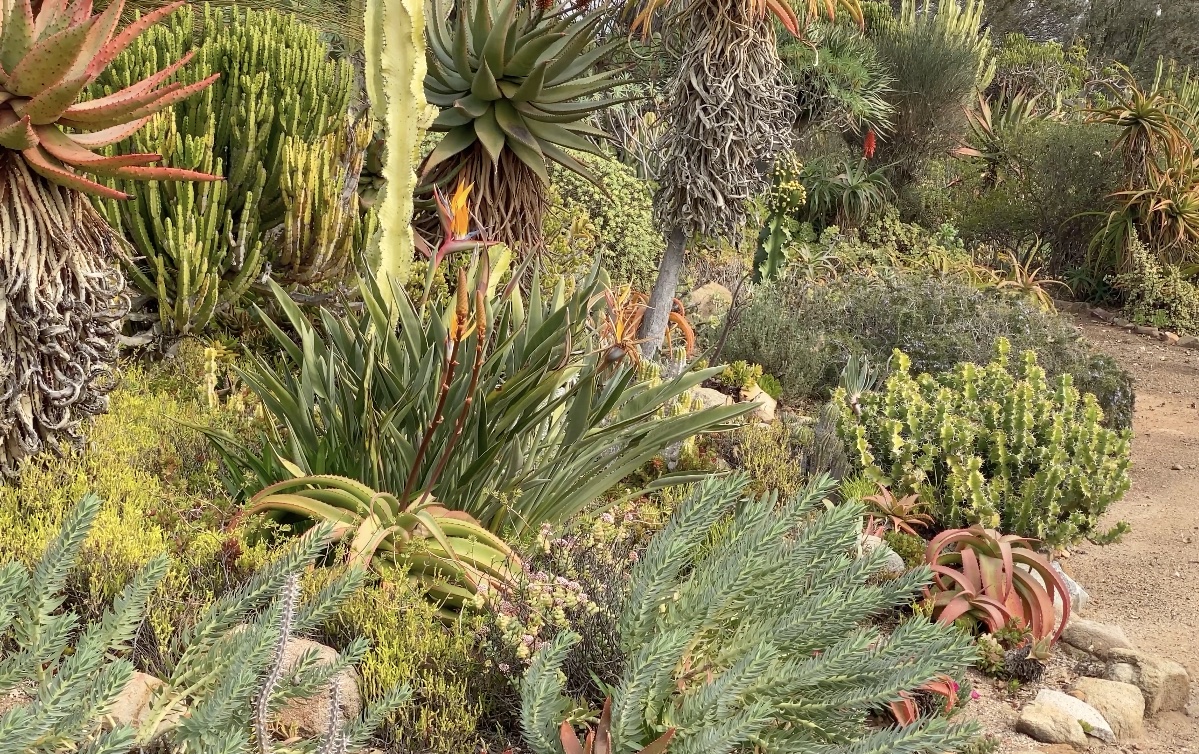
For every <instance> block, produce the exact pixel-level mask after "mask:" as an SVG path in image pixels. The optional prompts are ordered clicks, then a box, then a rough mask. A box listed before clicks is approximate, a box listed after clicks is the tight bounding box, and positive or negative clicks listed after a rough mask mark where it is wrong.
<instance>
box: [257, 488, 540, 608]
mask: <svg viewBox="0 0 1199 754" xmlns="http://www.w3.org/2000/svg"><path fill="white" fill-rule="evenodd" d="M245 513H247V514H260V513H261V514H266V515H269V516H278V515H280V514H287V515H293V516H301V517H304V518H309V519H312V520H313V521H315V522H322V521H327V522H329V523H331V524H332V525H333V540H334V541H347V540H348V542H349V553H348V558H349V563H350V565H351V566H356V567H361V568H373V569H374V570H376V571H378V572H379V573H380V574H381V575H382V576H384V577H385V578H387V577H390V576H404V575H407V577H408V579H409V581H410V582H411V583H412V585H413V586H415V587H417V588H419V589H421V590H423V591H425V592H427V593H428V594H429V595H430V596H431V597H433V598H435V599H437V600H438V601H440V602H444V603H445V604H447V605H450V606H454V607H461V606H462V605H463V604H464V603H466V602H468V601H470V600H472V599H473V598H474V596H475V595H476V594H477V593H479V592H480V591H485V590H486V589H488V588H489V587H491V586H503V585H506V584H509V583H511V581H512V574H513V570H512V569H514V568H515V569H519V568H520V559H519V558H518V557H517V555H516V553H515V552H513V550H512V548H510V547H509V546H508V545H507V543H505V542H504V540H503V539H501V538H500V537H499V536H497V535H496V534H493V533H492V532H490V531H488V530H487V529H486V528H484V527H483V526H482V525H481V524H479V522H478V521H477V520H476V519H475V518H474V517H473V516H471V515H470V514H468V513H464V512H462V511H452V510H449V509H447V508H445V507H444V506H442V505H439V504H438V503H437V501H436V500H435V499H434V498H433V497H432V496H431V495H418V496H417V497H416V499H414V500H413V501H412V502H411V503H409V504H408V505H403V504H402V503H401V502H400V500H399V498H397V497H396V496H395V495H392V494H390V493H387V492H376V491H375V490H373V489H371V488H370V487H368V486H367V485H365V484H362V483H361V482H357V481H355V480H353V479H349V478H347V477H342V476H335V475H331V474H319V475H309V476H298V477H297V478H295V479H288V480H285V481H282V482H279V483H277V484H272V485H271V486H269V487H266V488H265V489H263V490H262V491H261V492H259V493H258V494H257V495H255V496H254V498H253V499H252V500H251V501H250V505H249V507H248V508H247V509H246V510H245ZM405 570H406V574H405Z"/></svg>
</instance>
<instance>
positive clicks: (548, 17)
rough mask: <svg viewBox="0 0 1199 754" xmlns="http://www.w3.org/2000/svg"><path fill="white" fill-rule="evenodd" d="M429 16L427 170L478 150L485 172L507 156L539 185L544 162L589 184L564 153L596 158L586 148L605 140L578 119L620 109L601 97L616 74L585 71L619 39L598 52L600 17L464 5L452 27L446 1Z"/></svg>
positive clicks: (488, 1)
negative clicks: (430, 140) (433, 112)
mask: <svg viewBox="0 0 1199 754" xmlns="http://www.w3.org/2000/svg"><path fill="white" fill-rule="evenodd" d="M432 11H433V12H432V15H431V16H430V18H429V44H428V47H427V49H426V56H427V58H428V63H429V65H428V75H427V76H426V77H425V96H426V97H427V98H428V100H429V102H430V103H432V104H434V105H436V106H437V107H439V108H441V113H440V114H439V115H438V117H437V120H435V121H434V122H433V130H435V131H444V132H445V136H444V137H443V138H442V140H441V142H440V143H439V144H438V145H437V147H436V148H435V149H434V150H433V152H432V154H430V155H429V158H428V159H427V160H426V162H425V171H426V172H428V171H429V170H431V169H432V168H434V167H436V166H437V165H439V164H441V163H443V162H445V161H446V160H448V159H450V158H451V157H453V156H454V155H457V154H459V153H460V152H462V151H464V150H466V149H467V148H469V147H471V146H473V145H474V144H475V143H476V142H478V143H480V144H481V145H482V147H483V150H484V151H485V152H486V154H487V155H488V157H490V158H491V160H492V162H493V163H498V162H499V159H500V154H501V152H502V151H503V150H505V149H508V150H510V151H511V152H512V153H513V154H514V155H515V156H516V157H518V158H519V159H520V161H521V162H523V163H524V164H526V165H528V166H529V167H530V168H531V169H532V170H533V171H534V172H535V173H536V174H537V175H538V176H540V177H541V180H542V181H544V182H545V183H549V176H548V174H547V171H546V160H547V159H549V160H553V161H555V162H558V163H560V164H562V165H564V166H566V167H567V168H570V169H571V170H574V171H575V172H577V173H579V174H581V175H583V176H586V177H588V178H591V175H590V173H589V172H588V170H587V168H586V167H584V166H583V165H582V164H581V163H580V162H579V161H578V160H576V159H575V158H573V157H571V155H570V154H569V153H568V152H567V151H566V150H567V149H577V150H581V151H585V152H591V153H594V154H599V149H598V147H597V146H596V143H595V141H594V140H595V139H602V138H606V135H605V134H604V132H603V131H600V130H599V129H597V128H595V127H593V126H591V125H590V124H589V123H587V122H586V120H587V117H588V116H589V115H590V114H591V113H594V112H596V111H597V110H600V109H602V108H605V107H608V106H609V105H612V104H614V103H615V102H617V101H618V100H616V99H612V98H607V99H601V98H599V97H600V96H601V95H603V94H604V93H606V92H608V91H609V90H611V89H612V87H613V86H615V85H616V84H617V83H619V77H620V71H619V70H609V71H600V72H593V69H594V68H595V66H596V64H597V63H600V62H601V61H603V60H604V59H605V58H606V57H607V56H608V55H609V54H610V53H611V52H612V50H613V49H614V48H615V47H616V46H617V45H619V44H620V43H621V42H623V39H621V40H615V41H613V42H609V43H607V44H596V39H595V37H596V31H597V29H598V27H599V24H600V22H601V20H602V17H601V16H600V15H598V14H594V13H590V14H589V13H576V12H569V11H557V12H546V11H543V10H542V9H541V5H540V4H539V3H536V4H535V3H527V4H521V5H520V7H518V3H517V2H516V0H475V2H474V3H473V4H472V3H470V2H462V3H458V5H457V14H456V18H455V19H454V22H453V23H452V24H451V23H450V19H449V15H450V13H449V11H448V10H447V8H446V4H445V2H444V0H432Z"/></svg>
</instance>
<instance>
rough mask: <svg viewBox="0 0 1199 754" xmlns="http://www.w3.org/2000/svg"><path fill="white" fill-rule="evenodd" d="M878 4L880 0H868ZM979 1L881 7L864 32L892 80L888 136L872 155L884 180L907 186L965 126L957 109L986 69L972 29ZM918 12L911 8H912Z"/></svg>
mask: <svg viewBox="0 0 1199 754" xmlns="http://www.w3.org/2000/svg"><path fill="white" fill-rule="evenodd" d="M876 6H881V4H876ZM982 8H983V3H981V2H976V0H966V1H965V2H964V3H963V4H959V3H957V2H949V3H938V4H937V5H936V6H935V8H932V9H930V4H929V3H928V2H927V0H926V1H925V2H923V3H918V2H917V0H902V2H900V3H899V6H898V10H897V11H896V12H895V13H894V14H892V13H891V12H890V11H889V8H887V7H886V6H882V7H881V8H880V11H876V12H875V14H874V16H875V17H874V18H872V19H871V21H870V24H869V37H870V39H871V41H872V42H873V43H874V46H875V49H876V50H877V51H878V55H879V57H880V58H881V59H882V61H883V62H884V63H885V64H886V66H887V70H888V72H889V73H890V75H891V77H892V78H893V79H894V81H893V82H892V83H891V86H890V90H889V92H888V94H887V95H886V98H887V100H888V102H889V103H890V105H891V107H892V108H894V110H895V118H894V129H893V134H892V135H891V136H890V137H889V138H887V139H884V140H882V141H881V142H880V143H879V148H878V155H877V157H876V159H877V160H878V164H880V165H891V166H892V171H893V172H892V179H893V180H892V182H893V184H894V185H896V186H897V187H899V186H905V185H907V184H908V183H909V182H910V181H911V180H912V179H914V178H916V177H917V176H918V175H919V174H920V173H921V171H922V169H923V164H924V162H925V161H926V160H928V159H930V158H932V157H936V156H938V155H941V154H945V153H946V152H948V151H949V149H951V148H952V147H953V146H955V142H956V140H957V139H958V137H959V135H960V134H961V133H962V132H963V130H964V128H965V118H964V116H963V109H964V108H965V107H966V106H967V105H968V104H969V103H970V101H971V100H972V99H973V97H974V93H975V92H976V91H978V90H979V89H983V88H985V87H986V86H987V84H988V83H990V80H991V77H992V75H993V73H994V68H993V62H992V61H991V58H990V53H991V41H990V38H989V36H988V35H987V33H986V32H985V31H983V32H980V25H981V23H982V15H981V14H982ZM918 11H919V12H918Z"/></svg>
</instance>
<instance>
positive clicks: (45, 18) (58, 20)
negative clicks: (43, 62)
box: [33, 0, 71, 39]
mask: <svg viewBox="0 0 1199 754" xmlns="http://www.w3.org/2000/svg"><path fill="white" fill-rule="evenodd" d="M66 10H67V0H43V2H42V9H41V10H39V11H38V13H37V21H36V22H35V23H34V25H33V37H34V39H41V38H43V37H45V36H48V34H47V32H49V34H57V33H58V32H60V31H62V30H63V29H65V28H66V27H67V25H68V24H70V22H71V17H70V16H69V15H67V13H66Z"/></svg>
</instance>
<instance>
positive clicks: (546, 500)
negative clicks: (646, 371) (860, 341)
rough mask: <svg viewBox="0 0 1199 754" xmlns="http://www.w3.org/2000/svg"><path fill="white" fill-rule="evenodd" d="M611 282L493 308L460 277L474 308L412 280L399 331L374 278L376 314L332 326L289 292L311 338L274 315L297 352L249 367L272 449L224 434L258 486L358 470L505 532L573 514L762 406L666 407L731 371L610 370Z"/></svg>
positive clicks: (369, 479)
mask: <svg viewBox="0 0 1199 754" xmlns="http://www.w3.org/2000/svg"><path fill="white" fill-rule="evenodd" d="M463 280H465V278H463ZM600 285H601V284H600V282H599V280H598V277H597V276H596V275H594V274H593V275H592V276H591V277H590V278H589V279H587V280H585V281H581V282H580V283H579V284H578V285H577V287H576V289H575V290H574V291H573V292H572V293H570V294H569V295H567V294H566V293H565V292H564V290H563V288H564V286H563V285H562V284H561V283H560V284H559V286H558V289H557V290H556V291H555V293H554V294H553V296H551V297H550V298H543V296H542V294H541V286H540V284H539V282H537V281H536V279H535V280H534V283H533V285H532V286H531V292H530V294H529V299H528V301H527V302H526V301H525V300H524V298H523V296H522V294H521V293H520V291H519V289H518V288H513V289H512V290H511V291H509V292H508V293H506V294H505V295H503V296H502V297H499V298H497V299H495V300H492V301H491V302H490V303H485V298H484V296H485V294H484V293H483V291H482V290H480V291H479V292H478V294H477V295H478V302H477V303H476V305H474V306H473V307H472V306H470V305H468V304H467V303H466V301H467V297H468V295H469V294H468V293H467V292H466V290H465V289H464V286H465V283H464V282H461V281H460V282H459V286H460V294H461V295H460V303H459V304H457V305H450V306H447V307H445V309H436V308H434V309H432V310H428V311H422V310H420V309H418V308H417V306H416V305H415V304H414V303H412V302H411V301H410V300H409V299H408V298H407V297H406V296H405V295H404V294H403V292H402V291H400V290H398V287H397V290H396V293H395V295H396V301H397V306H396V316H397V317H398V318H399V319H398V327H392V325H391V324H390V321H389V315H388V313H387V311H386V310H385V309H384V308H383V304H382V300H381V298H380V295H379V293H378V291H377V290H375V289H374V288H373V287H372V286H370V285H365V284H364V285H363V287H362V289H361V292H362V296H363V300H364V302H365V304H366V312H365V313H363V314H362V315H356V314H352V313H347V314H345V315H343V316H340V317H338V316H336V315H335V314H334V313H333V312H331V311H328V310H324V311H322V312H321V314H320V321H321V325H322V328H321V330H318V329H317V328H316V327H315V326H314V325H313V324H312V323H311V322H310V321H309V320H308V319H307V318H306V317H305V316H304V314H303V313H302V312H301V311H300V310H299V309H298V308H297V307H295V306H294V305H293V304H291V303H290V302H289V301H288V300H287V297H286V295H285V294H283V293H282V292H281V291H279V292H278V300H279V303H280V306H281V307H282V308H283V310H284V311H285V312H286V313H287V317H288V322H289V324H290V326H291V327H292V328H294V330H295V332H297V333H298V334H299V339H298V342H297V340H296V339H294V338H293V337H292V336H291V335H289V334H287V333H285V332H284V331H283V330H281V329H279V327H278V326H276V325H274V324H273V323H269V322H268V327H270V328H271V330H272V332H273V333H274V334H275V337H276V342H277V343H278V345H279V347H280V348H281V349H282V351H283V353H284V354H285V355H286V361H285V362H283V363H282V364H276V363H273V361H272V360H268V359H266V358H262V357H257V358H255V366H254V368H253V369H249V370H246V371H244V372H242V377H243V379H244V380H245V381H246V384H247V385H248V386H249V387H250V389H251V390H253V391H254V392H255V394H257V395H258V397H259V398H260V399H261V400H262V403H263V405H264V407H265V409H266V411H267V413H268V414H269V415H270V417H271V420H270V427H269V429H268V431H267V432H266V433H265V434H264V436H262V437H261V442H262V445H263V446H264V447H265V448H266V450H265V451H259V450H258V448H257V447H256V446H254V445H247V444H246V443H245V442H244V441H243V439H242V438H238V437H234V436H233V435H231V434H229V433H222V432H214V431H210V432H209V436H210V437H211V438H212V439H213V440H214V442H216V444H217V446H218V447H219V448H220V450H221V452H222V455H223V456H224V458H225V460H226V462H227V464H228V467H229V469H230V471H231V473H232V476H233V480H234V486H235V487H236V489H237V490H238V491H240V492H243V493H245V492H249V493H253V492H255V491H257V489H259V488H261V487H262V486H265V485H267V484H271V483H274V482H278V481H282V480H284V479H290V478H291V477H292V476H293V471H291V470H290V469H289V466H291V467H293V468H299V469H300V470H301V471H302V473H304V474H337V475H339V476H345V477H349V478H351V479H354V480H357V481H359V482H362V483H364V484H366V485H367V486H369V487H371V488H373V489H375V490H379V491H383V492H390V493H391V494H393V495H396V496H397V497H398V498H399V503H400V504H401V505H402V506H408V505H409V504H410V503H412V502H413V501H414V500H417V499H418V498H420V497H421V496H423V495H425V494H432V496H433V497H434V498H435V499H436V500H437V501H438V502H439V503H440V504H441V505H443V506H446V507H448V508H450V509H452V510H457V511H464V512H466V513H469V514H470V515H472V516H474V517H475V518H476V519H478V520H479V521H480V522H482V523H483V525H484V526H486V527H487V528H488V529H490V530H492V531H496V532H499V531H501V530H504V529H511V530H521V529H524V528H527V527H537V526H539V525H540V524H541V523H543V522H545V521H562V520H565V519H566V518H568V517H569V516H571V515H574V514H576V513H578V512H579V511H581V510H583V509H584V508H585V507H586V506H588V505H590V504H591V502H592V501H593V500H594V499H595V498H596V497H598V496H599V495H601V494H603V493H604V492H606V491H607V490H608V489H609V488H611V487H612V486H614V485H615V484H617V483H618V482H619V481H620V480H621V479H622V478H624V477H625V476H627V475H628V474H630V473H632V472H633V471H636V470H637V469H638V468H640V467H641V466H642V465H644V464H645V463H646V462H648V461H649V460H650V459H652V458H653V457H654V456H655V455H657V454H658V453H660V452H661V451H662V450H663V449H665V448H667V447H668V446H670V445H672V444H673V443H677V442H681V441H683V440H684V439H686V438H688V437H690V436H691V435H693V434H695V433H696V432H700V431H703V430H705V429H710V428H713V427H716V426H719V425H720V424H721V423H722V422H724V421H727V420H728V419H731V418H733V417H735V416H739V415H741V414H743V413H746V412H747V411H748V408H746V407H743V406H729V407H722V408H715V409H708V410H705V411H699V412H694V413H685V414H681V415H668V416H665V417H662V416H660V409H664V408H668V407H669V406H670V405H671V404H673V403H675V402H677V401H678V399H679V397H680V396H682V394H683V393H684V392H685V391H686V390H688V389H689V388H690V387H692V386H694V385H698V384H699V383H700V382H702V381H703V380H705V379H707V378H709V377H711V376H713V375H714V374H716V373H717V372H719V371H720V370H719V368H718V367H713V368H711V369H707V370H701V371H685V372H684V373H683V374H681V375H679V376H678V377H676V378H674V379H671V380H669V381H665V382H662V383H661V384H658V385H651V384H650V383H647V382H636V381H635V380H634V371H635V370H631V369H628V368H623V367H620V366H619V365H618V364H610V363H609V362H608V361H607V359H606V351H605V352H604V353H597V352H596V351H594V350H592V348H591V346H590V343H589V341H588V338H587V336H586V328H587V327H588V325H589V324H591V323H594V322H596V321H598V320H602V318H603V317H604V316H605V311H606V310H605V309H604V308H603V307H604V303H603V301H604V299H603V297H602V296H600V295H598V293H599V291H600ZM470 311H473V314H470V313H469V312H470ZM468 320H470V321H469V324H468ZM264 321H265V320H264ZM444 323H451V324H450V326H449V327H447V325H446V324H444ZM686 478H687V477H686V476H685V475H684V476H683V477H680V478H678V481H682V480H683V479H686ZM669 483H671V478H670V477H669V476H668V477H664V478H662V479H659V480H657V481H656V482H655V484H656V485H657V486H662V485H666V484H669Z"/></svg>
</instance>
